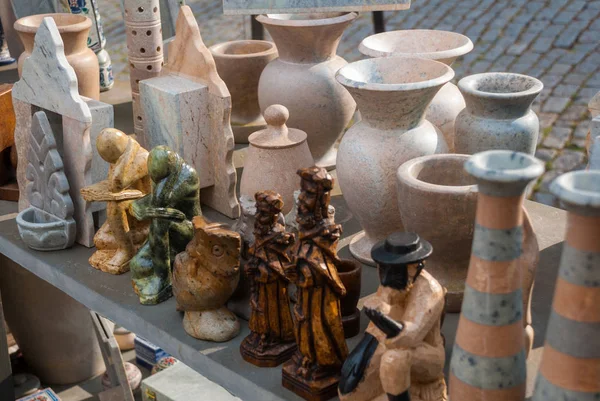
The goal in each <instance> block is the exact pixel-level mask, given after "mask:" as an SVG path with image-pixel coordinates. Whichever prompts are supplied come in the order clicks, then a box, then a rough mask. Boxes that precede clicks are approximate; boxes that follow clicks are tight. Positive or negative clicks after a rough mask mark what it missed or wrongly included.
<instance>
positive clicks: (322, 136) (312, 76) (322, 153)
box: [256, 12, 358, 169]
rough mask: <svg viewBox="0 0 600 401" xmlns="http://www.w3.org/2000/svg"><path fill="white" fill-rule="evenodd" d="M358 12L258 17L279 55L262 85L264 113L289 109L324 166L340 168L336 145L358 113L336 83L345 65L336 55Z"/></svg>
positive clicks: (293, 123)
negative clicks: (276, 107)
mask: <svg viewBox="0 0 600 401" xmlns="http://www.w3.org/2000/svg"><path fill="white" fill-rule="evenodd" d="M357 16H358V14H357V13H353V12H352V13H325V14H269V15H261V16H258V17H257V18H256V19H257V21H259V22H260V23H262V24H263V25H264V26H265V27H266V29H267V30H268V31H269V33H270V34H271V37H272V38H273V40H274V41H275V44H276V45H277V50H278V52H279V57H278V58H276V59H275V60H273V61H271V62H270V63H269V65H267V67H266V68H265V69H264V71H263V73H262V75H261V77H260V82H259V84H258V101H259V103H260V108H261V109H262V110H263V112H264V111H265V110H266V108H267V107H269V106H270V105H272V104H282V105H284V106H285V107H287V108H288V109H289V111H290V120H289V121H288V125H289V126H290V127H291V128H298V129H300V130H302V131H304V132H306V133H307V135H308V146H309V148H310V151H311V153H312V155H313V158H314V160H315V163H316V165H317V166H319V167H325V168H327V169H332V168H334V167H335V163H336V154H337V151H336V149H335V148H334V145H335V143H336V141H337V140H338V138H339V137H340V135H341V134H342V133H343V132H344V130H345V129H346V127H347V125H348V123H349V122H350V120H351V119H352V116H353V115H354V111H355V109H356V104H355V103H354V100H353V99H352V96H350V94H349V93H348V92H347V91H345V90H344V88H343V87H342V86H341V85H340V84H338V83H337V82H336V80H335V73H336V71H337V70H339V69H340V68H341V67H343V66H345V65H346V64H347V63H346V61H345V60H344V59H343V58H341V57H339V56H338V55H336V51H337V47H338V44H339V42H340V39H341V37H342V34H343V33H344V30H345V29H346V28H347V27H348V25H350V23H352V21H354V20H355V19H356V17H357Z"/></svg>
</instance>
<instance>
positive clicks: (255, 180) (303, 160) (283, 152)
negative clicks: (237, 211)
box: [240, 104, 314, 214]
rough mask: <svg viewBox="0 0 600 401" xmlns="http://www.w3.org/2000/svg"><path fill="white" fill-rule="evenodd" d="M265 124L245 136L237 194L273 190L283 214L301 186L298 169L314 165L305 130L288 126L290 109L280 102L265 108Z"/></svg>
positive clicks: (250, 196)
mask: <svg viewBox="0 0 600 401" xmlns="http://www.w3.org/2000/svg"><path fill="white" fill-rule="evenodd" d="M264 116H265V120H266V121H267V128H266V129H264V130H261V131H258V132H255V133H254V134H252V135H250V138H248V140H249V142H250V146H249V147H248V154H247V156H246V161H245V163H244V171H243V172H242V178H241V180H240V195H246V196H247V197H249V198H250V199H254V194H256V193H257V192H258V191H265V190H270V191H275V192H277V193H278V194H280V195H281V197H282V199H283V210H282V212H283V214H286V213H288V212H289V211H290V210H292V208H293V207H294V206H295V203H294V191H296V190H299V189H300V177H299V176H298V174H297V171H298V169H301V168H306V167H311V166H313V165H314V161H313V158H312V156H311V154H310V150H309V149H308V145H307V143H306V137H307V135H306V133H305V132H303V131H300V130H299V129H294V128H288V127H287V126H286V122H287V121H289V120H288V118H289V117H290V113H289V112H288V110H287V109H286V108H285V107H284V106H282V105H280V104H274V105H272V106H269V107H268V108H267V110H266V111H265V115H264Z"/></svg>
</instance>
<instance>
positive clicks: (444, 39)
mask: <svg viewBox="0 0 600 401" xmlns="http://www.w3.org/2000/svg"><path fill="white" fill-rule="evenodd" d="M358 50H360V52H361V53H362V54H364V55H366V56H369V57H419V58H426V59H430V60H436V61H440V62H442V63H444V64H446V65H448V66H451V65H452V63H454V61H455V60H456V59H457V58H458V57H460V56H464V55H465V54H467V53H469V52H470V51H471V50H473V42H471V39H469V38H468V37H466V36H465V35H461V34H460V33H456V32H449V31H436V30H430V29H410V30H405V31H391V32H383V33H378V34H375V35H371V36H368V37H366V38H365V39H363V41H362V42H361V43H360V45H359V47H358ZM464 108H465V100H464V99H463V96H462V94H461V93H460V91H459V90H458V88H457V87H456V85H454V84H453V83H451V82H448V83H447V84H446V85H444V86H443V87H442V89H440V91H439V92H438V93H437V95H435V97H434V98H433V100H432V101H431V103H430V104H429V107H428V108H427V113H426V115H425V118H427V120H428V121H430V122H431V123H432V124H433V125H435V126H436V127H438V128H439V129H440V130H441V131H442V133H443V134H444V137H445V138H446V142H447V143H448V148H449V149H450V151H451V152H453V151H454V121H455V120H456V116H458V113H460V112H461V110H462V109H464Z"/></svg>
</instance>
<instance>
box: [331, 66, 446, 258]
mask: <svg viewBox="0 0 600 401" xmlns="http://www.w3.org/2000/svg"><path fill="white" fill-rule="evenodd" d="M453 76H454V71H452V69H451V68H450V67H448V66H447V65H445V64H443V63H440V62H437V61H433V60H426V59H419V58H405V59H404V60H403V62H402V63H398V60H397V59H396V58H392V57H388V58H373V59H367V60H361V61H357V62H355V63H351V64H348V65H347V66H345V67H343V68H342V69H340V70H339V71H338V73H337V75H336V78H337V80H338V81H339V82H340V83H341V84H342V85H344V86H345V87H346V89H348V91H349V92H350V93H351V94H352V96H353V97H354V99H355V100H356V103H357V105H358V110H359V111H360V113H361V116H362V120H361V121H360V122H358V123H356V124H354V125H353V126H352V127H351V128H350V129H349V130H348V131H347V132H346V134H345V135H344V137H343V138H342V142H341V143H340V148H339V152H338V160H337V174H338V179H339V184H340V187H341V189H342V192H343V193H344V199H345V200H346V202H347V204H348V207H349V208H350V210H351V211H352V213H353V214H354V215H355V216H356V218H357V219H358V221H359V222H360V224H361V226H362V227H363V229H364V231H362V232H360V233H359V234H357V235H356V236H355V237H354V238H353V239H352V241H351V243H350V252H351V253H352V255H353V256H354V257H356V258H357V259H359V260H360V261H361V262H363V263H366V264H369V265H371V266H374V263H373V260H372V259H371V248H372V247H373V245H375V243H376V242H377V241H380V240H383V239H385V238H386V237H387V236H388V235H390V234H392V233H393V232H396V231H402V229H403V226H402V219H401V217H400V211H399V210H398V201H397V193H396V171H397V170H398V168H399V167H400V165H402V163H404V162H406V161H408V160H410V159H413V158H415V157H419V156H425V155H431V154H435V153H448V145H447V144H446V141H445V140H444V136H443V135H442V133H441V131H440V130H439V129H437V128H436V127H435V126H434V125H433V124H431V123H430V122H429V121H427V120H426V119H425V117H424V116H425V110H426V109H427V106H428V105H429V103H430V102H431V100H432V99H433V97H434V96H435V95H436V93H437V92H438V91H439V90H440V89H441V87H442V86H444V85H445V84H446V83H447V82H449V81H450V80H451V79H452V77H453Z"/></svg>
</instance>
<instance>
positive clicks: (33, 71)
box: [13, 17, 114, 247]
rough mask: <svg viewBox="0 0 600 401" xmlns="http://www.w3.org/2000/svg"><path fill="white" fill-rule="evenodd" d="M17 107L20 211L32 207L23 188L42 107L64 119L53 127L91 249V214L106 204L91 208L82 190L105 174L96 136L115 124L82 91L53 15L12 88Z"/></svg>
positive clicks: (108, 111) (81, 238)
mask: <svg viewBox="0 0 600 401" xmlns="http://www.w3.org/2000/svg"><path fill="white" fill-rule="evenodd" d="M13 107H14V109H15V115H16V117H17V125H16V127H15V145H16V147H17V154H18V159H19V161H18V164H17V181H18V183H19V188H21V195H22V196H20V198H19V210H23V209H25V208H27V207H28V206H29V202H28V201H27V197H26V196H23V195H24V192H23V191H24V188H25V185H26V179H25V171H26V168H27V155H26V152H27V147H28V143H29V132H30V131H31V118H32V115H33V113H35V112H37V111H40V110H42V111H45V112H46V113H47V114H48V113H51V114H52V115H57V118H53V120H59V121H61V122H60V124H59V125H60V126H61V127H62V132H59V131H61V130H60V129H59V130H57V129H56V127H54V133H55V135H56V141H57V144H58V151H59V153H60V155H61V156H62V158H63V162H64V169H65V175H66V176H67V179H68V180H69V184H70V194H71V198H72V199H73V203H74V206H75V212H74V218H75V220H76V221H77V239H76V241H77V242H78V243H80V244H82V245H84V246H87V247H92V246H94V243H93V237H94V232H95V227H94V217H93V215H92V213H93V212H95V211H99V210H102V209H104V208H105V205H104V204H97V205H93V206H92V205H91V204H90V203H88V202H85V201H84V200H83V198H82V197H81V195H80V189H81V188H83V187H86V186H89V185H91V184H93V183H95V182H98V181H101V180H103V179H104V177H106V173H107V165H106V163H104V162H103V161H102V160H101V159H100V158H99V157H94V154H95V138H96V136H97V135H98V134H99V132H100V130H101V129H103V128H106V127H112V126H113V123H114V114H113V107H112V106H111V105H109V104H106V103H102V102H99V101H96V100H92V99H87V98H84V97H82V96H80V95H79V92H78V90H77V77H76V75H75V71H74V70H73V68H72V67H71V66H70V65H69V63H68V62H67V58H66V56H65V53H64V45H63V42H62V39H61V37H60V34H59V32H58V29H57V27H56V23H55V22H54V20H53V19H52V18H49V17H48V18H44V20H43V22H42V24H41V26H40V28H39V30H38V32H37V34H36V37H35V44H34V48H33V52H32V54H31V57H29V58H28V59H27V60H26V61H25V62H24V64H23V73H22V76H21V79H20V80H19V81H18V82H16V83H15V85H14V87H13ZM49 118H50V116H49Z"/></svg>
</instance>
